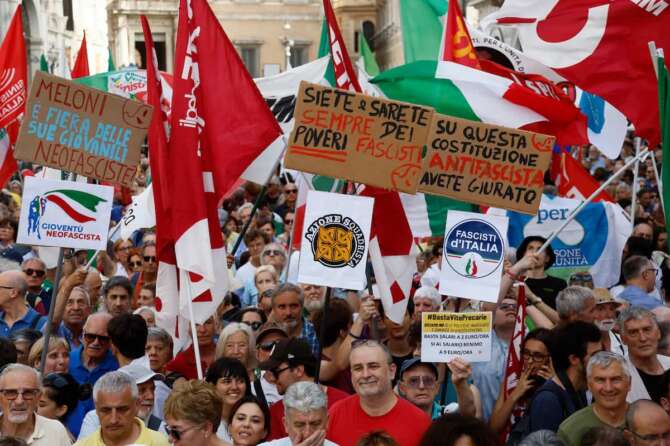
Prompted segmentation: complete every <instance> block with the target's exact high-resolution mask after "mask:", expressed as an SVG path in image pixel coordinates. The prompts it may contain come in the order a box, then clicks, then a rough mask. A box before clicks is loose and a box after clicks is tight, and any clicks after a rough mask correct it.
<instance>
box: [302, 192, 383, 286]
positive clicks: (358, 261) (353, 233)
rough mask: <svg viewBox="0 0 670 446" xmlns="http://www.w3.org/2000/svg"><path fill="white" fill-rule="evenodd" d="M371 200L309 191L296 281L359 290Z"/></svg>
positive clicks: (363, 276)
mask: <svg viewBox="0 0 670 446" xmlns="http://www.w3.org/2000/svg"><path fill="white" fill-rule="evenodd" d="M373 204H374V199H372V198H368V197H360V196H356V195H342V194H331V193H327V192H318V191H309V193H308V194H307V207H306V210H305V224H304V226H303V232H302V243H301V246H300V266H299V272H298V282H300V283H311V284H314V285H324V286H329V287H337V288H345V289H350V290H362V289H364V288H365V285H366V283H367V279H366V276H365V265H366V262H367V258H368V248H369V242H370V227H371V222H372V206H373Z"/></svg>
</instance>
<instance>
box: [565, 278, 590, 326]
mask: <svg viewBox="0 0 670 446" xmlns="http://www.w3.org/2000/svg"><path fill="white" fill-rule="evenodd" d="M595 310H596V299H595V297H594V296H593V291H591V290H590V289H588V288H586V287H583V286H569V287H567V288H566V289H564V290H562V291H560V292H559V293H558V296H557V297H556V311H557V312H558V317H559V319H560V322H561V323H563V324H565V323H568V322H574V321H583V322H593V320H594V318H595Z"/></svg>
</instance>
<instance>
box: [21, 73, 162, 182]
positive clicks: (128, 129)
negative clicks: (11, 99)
mask: <svg viewBox="0 0 670 446" xmlns="http://www.w3.org/2000/svg"><path fill="white" fill-rule="evenodd" d="M152 113H153V107H151V106H150V105H147V104H143V103H142V102H138V101H135V100H132V99H126V98H123V97H121V96H117V95H114V94H109V93H105V92H103V91H100V90H96V89H94V88H90V87H85V86H83V85H79V84H76V83H74V82H72V81H68V80H66V79H62V78H60V77H56V76H52V75H50V74H47V73H44V72H41V71H38V72H36V73H35V78H34V79H33V83H32V86H31V88H30V94H29V96H28V105H27V106H26V114H25V116H24V118H23V123H22V125H21V131H20V133H19V138H18V141H17V142H16V148H15V150H14V157H15V158H16V159H19V160H23V161H30V162H34V163H37V164H41V165H43V166H49V167H54V168H56V169H60V170H64V171H68V172H76V173H79V174H81V175H84V176H85V177H87V178H95V179H98V180H101V181H107V182H110V183H116V184H122V185H124V186H130V185H131V184H132V180H133V177H134V176H135V173H136V171H137V165H138V163H139V159H140V149H141V146H142V143H143V142H144V138H145V136H146V134H147V130H148V128H149V124H150V122H151V115H152Z"/></svg>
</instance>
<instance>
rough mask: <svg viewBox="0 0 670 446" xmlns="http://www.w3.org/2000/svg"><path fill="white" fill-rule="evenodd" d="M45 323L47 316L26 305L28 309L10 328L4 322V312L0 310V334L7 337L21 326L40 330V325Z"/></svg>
mask: <svg viewBox="0 0 670 446" xmlns="http://www.w3.org/2000/svg"><path fill="white" fill-rule="evenodd" d="M46 323H47V318H46V317H44V316H42V315H41V314H39V313H38V312H37V311H35V310H34V309H32V308H30V307H28V311H27V312H26V314H24V315H23V317H22V318H21V319H19V320H18V321H16V322H14V324H12V326H11V328H10V327H9V325H7V322H5V312H4V311H0V336H2V337H5V338H8V337H9V336H10V335H11V334H13V333H16V332H17V331H19V330H21V329H23V328H32V329H35V330H40V331H41V330H42V327H44V325H45V324H46Z"/></svg>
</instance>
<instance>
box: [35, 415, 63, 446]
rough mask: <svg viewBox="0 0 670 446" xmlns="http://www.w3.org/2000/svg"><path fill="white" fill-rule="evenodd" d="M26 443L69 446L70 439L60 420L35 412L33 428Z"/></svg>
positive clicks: (39, 445)
mask: <svg viewBox="0 0 670 446" xmlns="http://www.w3.org/2000/svg"><path fill="white" fill-rule="evenodd" d="M26 443H28V444H29V445H30V446H70V445H71V444H72V441H71V440H70V435H68V433H67V429H65V426H63V425H62V424H61V422H60V421H57V420H51V419H49V418H45V417H42V416H40V415H37V414H35V429H34V430H33V433H32V434H31V435H30V437H29V438H28V441H27V442H26Z"/></svg>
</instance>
